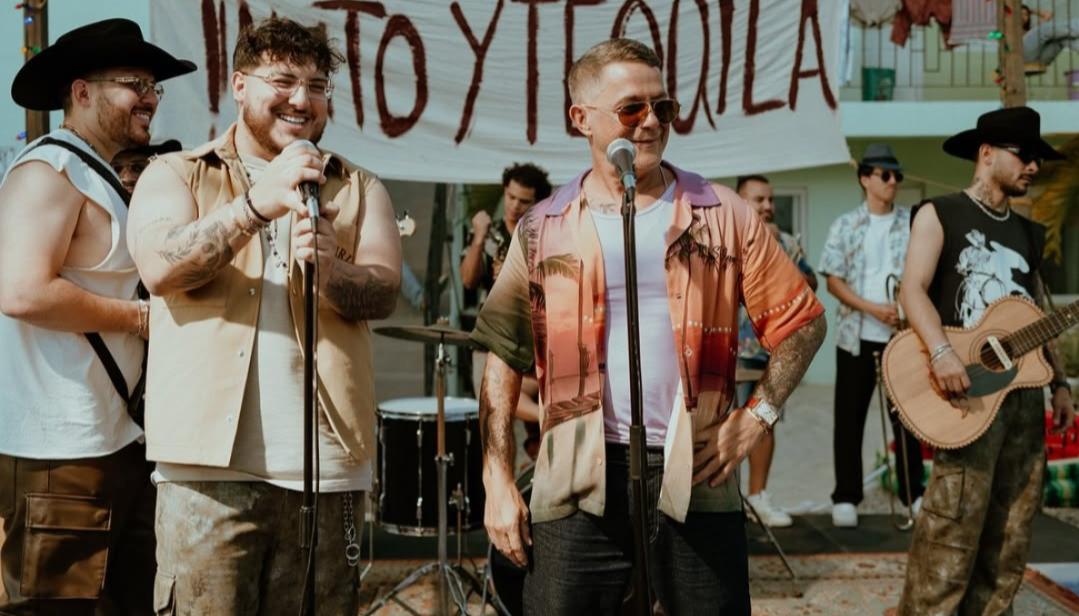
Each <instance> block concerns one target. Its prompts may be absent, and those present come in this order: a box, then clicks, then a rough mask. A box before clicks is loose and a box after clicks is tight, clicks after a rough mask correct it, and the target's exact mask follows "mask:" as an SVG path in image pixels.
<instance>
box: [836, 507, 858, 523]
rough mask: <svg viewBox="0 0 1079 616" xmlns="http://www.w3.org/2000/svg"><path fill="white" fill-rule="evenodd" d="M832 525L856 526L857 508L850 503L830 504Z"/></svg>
mask: <svg viewBox="0 0 1079 616" xmlns="http://www.w3.org/2000/svg"><path fill="white" fill-rule="evenodd" d="M832 526H837V527H839V528H854V527H855V526H858V508H857V507H855V506H854V505H853V504H851V503H836V504H834V505H832Z"/></svg>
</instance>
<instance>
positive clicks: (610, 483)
mask: <svg viewBox="0 0 1079 616" xmlns="http://www.w3.org/2000/svg"><path fill="white" fill-rule="evenodd" d="M662 480H663V452H662V450H660V449H655V450H653V449H649V451H648V481H647V486H648V502H649V507H648V511H649V512H650V514H651V515H650V516H649V520H648V526H649V529H650V533H651V544H650V545H649V551H648V552H649V553H648V559H649V561H648V568H649V574H650V576H651V583H652V589H653V592H654V594H655V597H656V598H657V599H658V600H659V602H660V604H662V606H663V610H664V613H665V614H667V615H668V616H683V615H687V614H688V615H694V614H723V615H738V616H748V615H749V613H750V609H749V565H748V561H747V558H748V555H747V544H746V532H745V514H743V513H742V512H741V511H733V512H724V513H702V512H693V511H691V512H690V513H689V515H688V516H687V518H686V522H685V524H680V523H678V522H676V521H674V520H672V519H671V518H669V517H667V516H666V515H664V514H662V513H659V512H658V511H657V510H656V502H657V500H658V497H659V488H660V485H661V484H662ZM606 497H607V504H606V507H605V509H604V514H603V516H602V517H599V516H594V515H591V514H588V513H585V512H582V511H577V512H576V513H574V514H573V515H571V516H569V517H566V518H562V519H559V520H553V521H549V522H540V523H538V524H533V525H532V541H533V546H532V554H531V560H530V565H531V569H530V570H529V572H528V574H527V576H526V577H525V587H524V605H525V614H529V615H553V614H559V615H560V614H566V615H578V614H585V615H587V616H601V615H606V614H618V613H620V612H621V609H622V600H623V597H624V596H625V595H626V591H627V589H628V588H629V586H630V584H631V583H632V582H631V578H632V572H633V524H632V522H631V517H630V516H631V513H630V512H631V506H632V486H631V484H630V480H629V448H628V447H626V446H623V445H607V492H606Z"/></svg>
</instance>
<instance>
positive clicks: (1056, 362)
mask: <svg viewBox="0 0 1079 616" xmlns="http://www.w3.org/2000/svg"><path fill="white" fill-rule="evenodd" d="M1046 291H1048V289H1047V288H1046V287H1045V283H1044V282H1043V281H1042V277H1041V275H1039V274H1036V275H1035V276H1034V303H1035V304H1037V306H1038V308H1041V309H1042V310H1044V311H1045V312H1046V313H1048V312H1049V310H1050V308H1052V307H1051V306H1050V305H1049V296H1048V294H1047V293H1046ZM1042 349H1043V354H1044V355H1045V360H1046V361H1048V362H1049V367H1050V369H1052V371H1053V380H1054V381H1066V380H1067V373H1066V372H1065V371H1064V362H1062V361H1060V355H1059V354H1058V353H1057V345H1056V341H1054V340H1050V341H1049V342H1047V343H1046V344H1045V346H1044V347H1042Z"/></svg>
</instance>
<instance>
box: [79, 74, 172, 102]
mask: <svg viewBox="0 0 1079 616" xmlns="http://www.w3.org/2000/svg"><path fill="white" fill-rule="evenodd" d="M85 81H90V82H98V83H100V82H108V83H118V84H120V85H122V86H125V87H127V88H129V89H131V90H133V91H134V92H135V94H138V95H139V98H142V97H144V96H146V93H147V92H153V93H154V95H155V96H157V98H158V100H161V99H162V98H164V97H165V86H163V85H161V84H160V83H157V82H156V81H154V80H153V79H144V78H142V77H135V76H126V77H98V78H94V79H86V80H85Z"/></svg>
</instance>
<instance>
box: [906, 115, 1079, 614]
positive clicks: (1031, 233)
mask: <svg viewBox="0 0 1079 616" xmlns="http://www.w3.org/2000/svg"><path fill="white" fill-rule="evenodd" d="M1039 133H1040V119H1039V117H1038V113H1037V112H1036V111H1034V110H1032V109H1029V108H1027V107H1014V108H1010V109H1000V110H997V111H991V112H989V113H986V114H984V115H982V116H981V117H980V118H978V125H977V128H974V129H971V130H967V131H963V132H961V133H959V134H958V135H955V136H953V137H951V138H950V139H948V140H947V141H945V142H944V151H945V152H947V153H949V154H951V155H953V156H957V157H959V158H964V159H967V160H971V161H974V181H973V182H972V184H971V185H970V187H969V188H967V189H966V190H964V191H963V192H959V193H954V194H950V195H943V196H940V197H934V198H932V199H930V200H929V201H928V202H926V203H925V205H924V206H921V207H919V208H917V209H916V211H915V214H914V217H913V223H912V226H911V232H910V233H911V236H910V242H911V245H917V246H918V250H912V251H910V252H909V253H907V262H906V269H905V271H904V273H903V284H902V291H901V296H900V301H901V303H902V305H903V308H904V310H905V312H906V314H907V317H908V318H909V320H910V324H911V326H912V327H913V328H914V331H915V332H917V333H918V336H919V337H920V338H921V339H922V341H923V342H924V343H925V348H926V349H928V350H930V352H931V355H930V358H931V362H930V364H931V365H930V369H931V371H932V376H933V379H934V380H935V381H936V383H937V385H938V387H939V390H940V391H942V392H945V393H946V394H947V395H949V396H950V397H957V398H962V397H964V396H965V395H966V392H967V389H968V388H969V387H970V379H969V378H968V377H967V373H966V369H965V368H964V366H963V363H962V360H960V358H959V356H958V355H957V354H956V353H955V351H954V350H952V348H951V346H950V345H949V344H948V339H947V338H946V337H945V335H944V327H946V326H957V327H971V326H973V325H975V324H976V323H977V322H978V320H979V319H980V318H981V317H982V314H983V312H984V309H985V307H986V306H987V305H988V304H990V303H992V302H993V301H995V300H997V299H1000V298H1001V297H1004V296H1005V295H1009V294H1012V293H1013V291H1014V290H1018V293H1019V294H1020V295H1024V296H1026V297H1029V298H1032V299H1036V300H1038V302H1039V303H1042V302H1041V300H1042V299H1043V292H1042V284H1041V280H1040V279H1039V276H1038V266H1039V265H1040V264H1041V256H1042V248H1043V246H1044V244H1045V229H1044V228H1043V227H1042V226H1041V225H1039V224H1037V223H1034V222H1032V221H1030V220H1027V219H1026V218H1023V217H1021V216H1018V215H1013V213H1012V211H1011V207H1010V206H1009V202H1008V201H1009V199H1010V198H1011V197H1020V196H1023V195H1025V194H1026V193H1027V190H1028V189H1029V188H1030V184H1031V182H1033V180H1034V176H1035V175H1036V174H1037V173H1038V170H1039V168H1040V167H1041V162H1042V161H1043V160H1046V159H1050V160H1054V159H1062V158H1064V157H1063V156H1062V155H1061V154H1060V153H1059V152H1057V151H1056V150H1054V149H1053V148H1052V147H1050V146H1049V144H1047V143H1046V142H1045V141H1043V140H1042V138H1041V136H1040V134H1039ZM972 254H974V255H978V256H979V257H980V258H978V259H973V258H971V255H972ZM971 280H977V281H978V284H970V281H971ZM986 281H990V282H991V284H985V282H986ZM998 283H999V284H998ZM1045 354H1046V356H1047V358H1048V359H1049V363H1050V364H1051V365H1052V366H1053V381H1052V384H1051V385H1050V389H1051V390H1052V406H1053V421H1054V424H1055V427H1056V429H1058V430H1063V429H1065V428H1067V427H1068V426H1070V425H1072V423H1074V421H1075V411H1074V405H1073V402H1072V397H1071V389H1070V388H1069V387H1068V382H1067V380H1065V378H1064V371H1063V369H1062V367H1061V363H1060V361H1059V360H1058V359H1057V358H1056V357H1055V356H1054V354H1053V353H1052V352H1051V351H1050V350H1049V348H1048V347H1046V348H1045ZM1044 408H1045V399H1044V396H1043V393H1042V390H1041V389H1040V388H1039V389H1021V390H1016V391H1013V392H1012V393H1010V394H1008V396H1007V397H1006V398H1005V399H1004V402H1003V404H1002V406H1001V408H1000V412H999V413H998V414H997V416H996V418H995V419H994V421H993V423H992V424H991V425H990V427H989V429H988V430H987V431H986V432H985V434H983V435H982V436H981V437H979V438H978V439H977V440H976V441H974V442H973V443H971V444H969V445H967V446H965V447H961V448H959V449H952V450H937V451H936V453H935V454H934V456H933V472H932V475H931V476H930V478H929V486H928V488H927V490H926V492H925V504H924V505H923V507H922V515H921V516H920V517H919V518H918V521H917V523H916V525H915V527H914V537H913V538H912V542H911V548H910V557H909V558H908V559H907V581H906V586H905V588H904V589H903V598H902V599H901V601H900V605H899V612H900V613H901V614H955V613H959V614H981V615H984V616H989V615H992V614H1003V613H1010V612H1011V603H1012V599H1013V598H1014V597H1015V592H1016V591H1017V590H1018V589H1019V584H1020V582H1021V581H1022V579H1023V571H1024V570H1025V568H1026V560H1027V554H1028V552H1029V551H1030V536H1031V523H1032V522H1033V520H1034V514H1035V513H1036V512H1037V510H1038V508H1039V506H1040V504H1041V497H1042V477H1043V475H1044V472H1045V439H1044V436H1045V424H1044V415H1043V409H1044Z"/></svg>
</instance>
